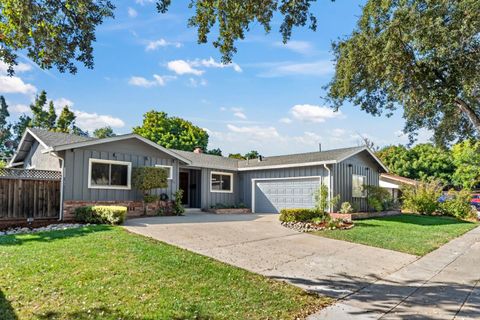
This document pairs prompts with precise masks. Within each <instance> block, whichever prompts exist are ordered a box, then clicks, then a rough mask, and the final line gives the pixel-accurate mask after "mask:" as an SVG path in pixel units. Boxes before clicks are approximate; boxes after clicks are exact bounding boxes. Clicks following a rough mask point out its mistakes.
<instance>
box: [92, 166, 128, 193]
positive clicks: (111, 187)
mask: <svg viewBox="0 0 480 320" xmlns="http://www.w3.org/2000/svg"><path fill="white" fill-rule="evenodd" d="M93 163H106V164H120V165H126V166H127V168H128V169H127V184H128V185H127V186H96V185H92V164H93ZM131 184H132V163H131V162H127V161H117V160H103V159H94V158H90V159H88V188H89V189H110V190H131V189H132V187H131Z"/></svg>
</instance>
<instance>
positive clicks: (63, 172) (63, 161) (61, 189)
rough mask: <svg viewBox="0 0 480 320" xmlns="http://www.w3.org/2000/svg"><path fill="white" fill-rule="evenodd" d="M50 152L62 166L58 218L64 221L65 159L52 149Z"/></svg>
mask: <svg viewBox="0 0 480 320" xmlns="http://www.w3.org/2000/svg"><path fill="white" fill-rule="evenodd" d="M48 154H49V155H51V156H52V157H54V158H57V159H58V160H60V168H61V172H62V176H61V178H60V212H59V215H58V220H59V221H62V220H63V183H64V180H63V177H64V176H65V160H64V159H63V158H62V157H60V156H58V155H57V154H55V153H54V152H52V151H49V152H48Z"/></svg>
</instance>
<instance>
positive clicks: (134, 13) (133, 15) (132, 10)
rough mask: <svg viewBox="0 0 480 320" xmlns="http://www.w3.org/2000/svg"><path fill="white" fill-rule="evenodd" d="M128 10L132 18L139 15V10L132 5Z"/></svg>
mask: <svg viewBox="0 0 480 320" xmlns="http://www.w3.org/2000/svg"><path fill="white" fill-rule="evenodd" d="M127 12H128V16H129V17H130V18H135V17H136V16H138V12H137V10H135V9H133V8H132V7H128V9H127Z"/></svg>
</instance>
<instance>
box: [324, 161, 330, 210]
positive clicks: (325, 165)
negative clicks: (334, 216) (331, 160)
mask: <svg viewBox="0 0 480 320" xmlns="http://www.w3.org/2000/svg"><path fill="white" fill-rule="evenodd" d="M323 167H324V168H325V169H327V171H328V213H331V212H332V202H331V199H332V172H331V171H330V168H329V167H328V166H327V164H326V163H324V164H323Z"/></svg>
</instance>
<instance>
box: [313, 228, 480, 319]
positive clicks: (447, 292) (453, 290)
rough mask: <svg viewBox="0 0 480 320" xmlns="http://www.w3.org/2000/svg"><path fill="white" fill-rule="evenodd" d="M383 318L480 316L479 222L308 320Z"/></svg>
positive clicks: (462, 317) (340, 280) (469, 317)
mask: <svg viewBox="0 0 480 320" xmlns="http://www.w3.org/2000/svg"><path fill="white" fill-rule="evenodd" d="M359 267H361V266H359ZM338 281H339V282H342V281H346V280H345V279H342V278H339V279H338ZM380 318H381V319H480V227H478V228H476V229H474V230H472V231H470V232H468V233H466V234H465V235H463V236H461V237H459V238H457V239H454V240H452V241H451V242H449V243H447V244H446V245H444V246H443V247H441V248H439V249H438V250H435V251H433V252H431V253H429V254H427V255H426V256H424V257H422V258H420V259H418V260H416V261H414V262H412V263H411V264H408V265H406V266H405V267H403V268H401V269H400V270H398V271H397V272H394V273H392V274H390V275H388V276H386V277H385V278H383V279H379V280H378V281H376V282H375V283H373V284H371V285H368V284H367V283H365V287H364V289H361V290H360V291H358V292H356V293H353V294H352V295H350V296H348V297H346V298H344V299H342V300H339V301H338V302H337V303H336V304H335V305H333V306H330V307H328V308H326V309H324V310H322V311H320V312H319V313H317V314H315V315H313V316H310V317H309V318H308V319H309V320H317V319H335V320H341V319H380Z"/></svg>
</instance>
